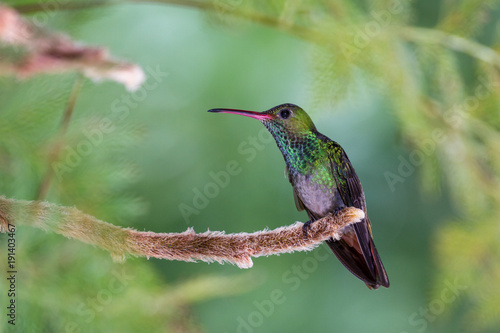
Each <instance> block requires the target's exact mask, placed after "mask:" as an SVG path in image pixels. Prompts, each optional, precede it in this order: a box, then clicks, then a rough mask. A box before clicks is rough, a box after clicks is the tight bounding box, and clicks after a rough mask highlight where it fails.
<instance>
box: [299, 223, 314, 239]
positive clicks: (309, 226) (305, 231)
mask: <svg viewBox="0 0 500 333" xmlns="http://www.w3.org/2000/svg"><path fill="white" fill-rule="evenodd" d="M311 224H313V221H311V220H309V221H307V222H306V223H304V225H303V226H302V232H303V233H304V235H305V236H307V229H308V228H309V230H311Z"/></svg>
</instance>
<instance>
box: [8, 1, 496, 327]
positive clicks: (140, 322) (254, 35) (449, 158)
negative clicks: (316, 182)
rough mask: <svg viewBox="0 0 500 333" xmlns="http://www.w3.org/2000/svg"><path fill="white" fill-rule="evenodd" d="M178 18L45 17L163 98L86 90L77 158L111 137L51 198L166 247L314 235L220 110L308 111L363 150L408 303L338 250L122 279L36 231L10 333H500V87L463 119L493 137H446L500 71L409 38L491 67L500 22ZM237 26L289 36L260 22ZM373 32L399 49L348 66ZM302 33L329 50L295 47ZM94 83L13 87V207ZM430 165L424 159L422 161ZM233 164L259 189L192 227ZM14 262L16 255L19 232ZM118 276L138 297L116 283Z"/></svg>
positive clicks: (243, 124)
mask: <svg viewBox="0 0 500 333" xmlns="http://www.w3.org/2000/svg"><path fill="white" fill-rule="evenodd" d="M64 3H65V2H64ZM64 3H62V4H63V5H64ZM179 3H180V4H181V5H180V6H179V5H172V4H168V3H166V4H162V3H141V2H136V3H123V4H113V5H110V6H96V7H95V8H89V9H79V10H71V11H65V10H56V11H38V12H35V13H30V14H29V15H28V17H31V18H33V17H35V18H36V16H35V15H42V16H38V17H39V19H40V20H41V19H43V20H44V23H45V26H46V27H47V28H50V29H54V30H59V31H61V32H65V33H67V34H69V35H70V36H71V37H72V38H73V39H75V40H79V41H83V42H84V43H86V44H90V45H103V46H106V47H107V48H108V49H109V50H110V51H111V53H112V54H114V55H116V56H118V57H120V58H123V59H127V60H129V61H132V62H134V63H137V64H139V65H140V66H141V67H142V68H143V69H145V72H146V74H147V75H148V81H147V82H148V83H150V84H151V85H154V86H155V87H154V88H151V89H149V88H147V89H146V88H143V89H142V90H140V91H139V92H136V93H128V92H127V91H125V90H124V89H123V87H121V86H120V85H118V84H116V83H110V82H104V83H98V84H95V83H93V82H91V81H89V80H85V81H84V87H83V89H82V91H81V93H80V94H79V96H78V101H77V104H76V108H75V114H74V117H73V119H72V121H71V124H70V128H69V132H68V134H67V136H66V143H65V144H66V145H65V147H75V146H76V145H77V144H78V142H81V140H85V139H86V133H87V135H88V133H91V132H92V128H94V127H93V124H95V122H97V121H99V120H100V119H102V118H105V117H107V118H109V119H111V120H112V122H113V125H114V126H115V130H114V131H112V132H111V133H110V134H104V135H103V140H102V143H99V144H98V145H95V147H94V149H93V150H92V152H91V153H90V154H89V155H88V156H86V157H84V158H83V159H82V161H81V162H80V163H79V164H78V166H77V167H75V168H73V169H72V170H71V171H70V172H68V173H65V174H64V176H63V177H62V179H58V178H55V179H54V180H53V183H52V185H51V190H50V192H49V195H48V197H47V201H50V202H54V203H59V204H61V205H65V206H76V207H77V208H79V209H80V210H82V211H84V212H86V213H88V214H91V215H93V216H96V217H97V218H99V219H102V220H105V221H108V222H110V223H113V224H116V225H120V226H123V227H131V228H135V229H138V230H151V231H155V232H182V231H184V230H186V228H188V227H194V229H195V231H197V232H202V231H206V230H207V229H210V230H224V231H226V232H228V233H232V232H252V231H256V230H261V229H263V228H266V227H268V228H275V227H279V226H282V225H288V224H291V223H293V222H294V221H305V220H306V219H307V217H306V215H305V213H304V212H297V211H296V209H295V205H294V202H293V197H292V191H291V187H290V184H289V183H288V181H287V180H286V179H285V178H284V176H283V169H284V161H283V158H282V157H281V154H280V152H279V151H278V149H277V148H276V146H275V143H274V142H270V141H269V140H268V139H269V138H268V137H267V136H264V135H263V134H262V133H264V132H262V131H263V126H262V125H261V124H259V123H258V122H257V121H252V120H250V119H246V118H242V117H236V116H229V115H215V114H209V113H207V112H206V110H208V109H210V108H215V107H226V108H241V109H249V110H258V111H261V110H265V109H268V108H270V107H273V106H275V105H278V104H281V103H285V102H290V103H294V104H298V105H300V106H301V107H303V108H304V109H305V110H306V111H307V112H308V113H309V115H310V116H311V118H312V119H313V121H314V122H315V123H316V126H317V128H318V130H319V131H320V132H322V133H324V134H325V135H327V136H329V137H330V138H332V139H333V140H335V141H337V142H339V143H340V144H341V145H342V146H343V147H344V149H345V150H346V151H347V153H348V155H349V157H350V160H351V162H352V163H353V165H354V167H355V168H356V171H357V173H358V175H359V177H360V179H361V181H362V184H363V187H364V190H365V193H366V199H367V205H368V212H369V214H370V218H371V220H372V223H373V233H374V238H375V242H376V244H377V248H378V250H379V252H380V255H381V257H382V259H383V262H384V264H385V267H386V269H387V272H388V274H389V278H390V281H391V287H390V288H389V289H380V290H377V291H370V290H368V289H367V288H366V286H365V285H364V284H363V283H362V282H360V281H359V280H358V279H356V278H355V277H354V276H352V275H351V274H350V273H349V272H348V271H347V270H346V269H345V268H344V267H343V266H342V265H341V264H340V263H339V262H338V261H337V260H336V258H335V257H334V256H333V254H332V253H329V251H328V250H327V249H326V248H325V247H324V246H321V247H319V248H318V249H316V250H314V251H312V252H309V253H295V254H286V255H281V256H271V257H268V258H257V259H255V260H254V267H253V268H252V269H250V270H248V271H247V270H245V271H243V270H240V269H238V268H237V267H235V266H232V265H228V264H226V265H219V264H216V263H215V264H206V263H197V264H194V263H185V262H170V261H165V260H157V259H150V260H146V259H144V258H129V259H128V260H127V261H126V262H125V263H123V264H121V263H114V262H113V261H112V259H111V257H110V256H109V254H108V253H106V252H105V251H103V250H101V249H98V248H93V247H92V246H89V245H86V244H83V243H80V242H78V241H75V240H69V239H66V238H64V237H62V236H59V235H55V234H52V233H45V232H43V231H41V230H38V229H32V228H29V227H22V226H20V227H19V228H18V230H17V234H16V237H17V246H18V255H17V260H18V266H19V278H18V285H17V286H18V297H17V300H18V318H17V324H16V326H15V327H12V326H11V325H8V324H7V323H6V319H5V315H4V316H2V321H1V324H0V331H5V332H14V331H16V332H31V331H33V332H49V331H52V332H73V331H75V332H78V331H81V332H111V331H122V332H135V331H146V332H147V331H150V332H304V331H308V332H317V331H333V332H364V331H370V332H396V333H403V332H407V333H413V332H458V331H464V332H465V331H474V332H477V331H483V332H496V331H498V328H499V327H500V326H499V321H498V311H499V310H500V297H499V295H498V293H499V291H498V290H499V289H500V288H498V287H499V283H500V273H499V272H500V266H499V264H498V256H499V249H500V247H499V246H498V244H497V241H496V239H497V238H498V217H499V216H500V215H499V212H498V209H497V207H498V203H499V202H498V201H497V200H498V193H499V192H500V189H499V187H498V184H499V175H500V172H499V170H500V168H499V167H498V166H499V162H498V156H496V155H494V152H495V149H498V142H499V141H497V140H498V137H499V135H498V133H499V126H500V122H499V117H498V101H499V99H500V97H499V95H500V92H499V91H498V85H494V89H493V92H492V93H491V96H490V95H489V96H488V97H487V98H485V99H483V100H481V101H480V106H479V107H477V108H475V109H474V110H472V111H471V112H469V111H470V110H465V112H466V113H468V114H467V117H468V118H465V119H466V121H465V123H466V124H472V125H471V126H473V125H474V124H476V125H477V124H482V125H481V126H482V127H481V126H479V125H478V126H477V127H471V128H468V127H467V126H468V125H464V126H465V129H463V128H462V129H463V130H462V129H460V128H459V129H458V130H457V129H456V127H457V126H455V127H453V126H452V125H449V124H448V123H447V122H446V121H443V120H442V118H443V114H446V112H448V111H449V112H455V111H454V110H455V108H454V107H453V106H454V105H462V103H463V102H464V100H466V98H467V97H468V96H473V95H474V89H475V87H476V86H477V85H478V84H480V82H481V81H480V78H483V77H487V79H486V80H487V81H488V82H492V84H494V82H496V81H495V80H497V75H498V73H497V71H498V68H497V67H496V66H498V65H497V64H489V63H487V62H486V63H485V62H482V61H479V60H477V58H476V57H474V56H471V55H470V54H468V55H467V54H465V55H464V52H460V51H458V52H457V50H456V49H454V47H453V45H452V47H447V46H446V45H445V44H446V43H440V42H439V41H438V42H431V43H430V44H429V45H430V46H429V45H427V44H426V43H425V42H422V43H420V42H418V41H416V39H415V38H414V39H413V40H412V39H411V38H407V37H405V36H411V34H410V32H407V31H406V30H404V29H405V28H406V27H408V26H414V27H427V28H430V29H432V31H443V32H444V33H447V34H450V35H456V36H462V37H463V38H464V39H467V40H472V41H476V42H478V43H481V44H484V45H487V46H490V47H491V48H492V50H495V49H496V45H498V44H496V43H497V40H496V38H497V37H496V36H497V35H498V33H497V32H498V28H497V27H498V20H499V18H500V11H499V8H498V6H496V5H495V3H493V2H491V3H490V2H479V1H461V2H458V3H456V4H454V5H450V4H449V3H448V2H446V1H430V0H428V1H418V2H414V3H413V2H408V1H399V2H397V3H398V4H399V5H400V6H402V8H403V9H402V10H401V11H399V12H398V14H397V15H394V16H391V18H390V22H389V21H388V23H387V24H385V23H383V22H384V21H377V20H376V19H375V18H374V17H375V16H373V13H380V12H382V11H384V10H386V11H387V10H388V8H392V7H391V6H393V5H394V1H381V2H380V3H379V4H370V2H368V1H367V2H364V1H354V2H347V1H345V2H344V1H338V2H337V1H318V2H300V1H298V2H294V1H276V2H273V1H271V2H261V3H259V2H257V3H254V4H249V3H247V2H244V1H241V0H239V1H238V0H231V1H229V0H228V1H218V2H215V3H211V4H213V5H214V6H215V8H216V9H215V10H204V9H199V8H192V6H189V5H188V4H184V5H185V6H183V5H182V4H183V2H182V1H179ZM9 4H10V5H20V2H13V1H9ZM63 5H61V6H62V7H63ZM239 11H241V12H244V13H246V12H251V11H252V12H256V13H261V14H262V15H267V16H270V17H275V18H279V20H277V22H278V23H279V24H275V25H274V26H272V24H271V25H265V24H264V25H263V24H260V23H259V22H258V21H259V19H258V16H253V18H252V17H250V19H247V18H248V17H247V18H245V17H242V16H241V15H236V14H235V13H238V12H239ZM391 15H392V14H391ZM243 16H245V15H243ZM283 17H284V18H283ZM370 22H375V23H377V22H378V24H379V29H380V31H381V32H380V33H376V34H374V37H370V38H369V39H370V40H369V42H368V45H367V46H363V47H362V48H360V50H361V52H360V53H359V54H356V55H354V56H353V58H352V59H351V58H350V59H348V60H349V61H346V59H345V58H343V55H344V54H345V53H344V51H343V47H342V45H344V46H345V44H342V43H353V42H352V41H353V40H354V39H355V38H356V33H358V32H359V31H361V32H363V31H365V30H364V29H371V28H370V27H368V28H367V27H366V24H368V23H370ZM290 26H307V27H309V28H311V29H312V31H313V32H314V31H319V32H321V33H318V36H319V37H318V38H309V37H310V36H313V35H314V33H313V32H309V33H310V35H307V36H306V37H304V36H297V33H296V32H294V30H293V29H291V28H290ZM400 32H401V33H400ZM365 34H366V32H365ZM405 34H406V35H405ZM153 72H156V73H162V74H160V75H158V74H157V75H156V76H155V75H152V74H151V73H153ZM76 77H77V76H76V75H75V74H62V75H42V76H37V77H35V78H31V79H29V80H21V81H20V80H16V79H13V78H11V77H2V78H1V79H0V89H1V90H0V96H1V105H0V132H1V133H2V135H1V139H0V140H1V141H2V142H1V146H0V157H1V158H2V160H1V161H0V162H1V166H0V171H1V173H2V174H1V175H0V179H1V183H0V193H1V194H2V195H5V196H6V197H9V198H15V199H23V200H34V199H35V198H36V197H35V193H36V189H37V187H38V186H39V184H40V182H41V179H42V178H43V175H44V173H45V172H46V170H47V153H48V151H50V147H51V145H52V144H53V143H54V139H53V138H54V137H55V135H56V133H57V131H58V126H59V122H60V119H61V115H62V112H63V110H64V107H65V104H66V102H67V99H68V96H69V93H70V91H71V87H72V85H73V82H74V81H75V79H76ZM156 83H157V84H156ZM127 100H129V101H130V102H128V103H129V104H127V102H126V101H127ZM450 110H451V111H450ZM433 112H434V113H433ZM456 112H458V111H456ZM445 120H446V119H445ZM485 126H486V127H485ZM435 129H441V130H443V131H444V132H445V133H450V134H449V135H447V136H446V140H445V141H444V142H438V143H436V142H435V146H433V147H432V148H431V149H430V150H427V148H426V146H421V144H422V142H423V141H424V140H425V139H428V138H431V137H432V136H431V133H432V131H433V130H435ZM477 132H479V133H483V134H484V133H487V134H488V135H490V136H488V137H486V134H484V135H483V136H481V135H480V134H478V133H477ZM259 134H260V135H261V137H260V139H259ZM252 137H253V138H257V139H255V140H257V141H256V142H257V143H256V146H253V147H254V148H253V150H252V152H250V151H248V149H250V148H251V147H252V142H253V141H252V140H253V139H252ZM262 138H263V139H262ZM433 142H434V141H433ZM242 149H247V153H242V151H241V150H242ZM250 150H251V149H250ZM496 152H497V153H498V150H496ZM474 154H477V156H476V155H474ZM417 155H418V156H421V157H422V162H420V160H419V161H418V162H417V163H415V162H411V161H412V159H414V158H416V157H415V156H417ZM418 156H417V157H418ZM464 156H465V157H464ZM64 158H65V155H64V154H63V155H62V156H61V159H63V160H64ZM232 160H235V161H237V162H238V163H239V164H240V165H241V172H240V173H239V174H237V175H236V176H232V177H231V178H230V181H229V184H228V185H227V186H225V187H223V188H219V193H218V195H216V196H215V197H213V198H209V199H208V204H207V205H206V207H203V208H201V209H198V213H196V214H192V215H190V216H189V217H188V218H186V217H185V215H184V216H183V214H182V211H181V209H180V207H182V205H189V206H191V207H194V204H193V198H194V196H195V192H196V191H197V190H201V191H203V189H204V187H205V186H206V185H207V184H208V183H212V182H214V180H213V179H212V177H211V174H213V173H218V172H220V171H221V170H225V169H226V167H227V164H228V162H229V161H232ZM402 161H403V162H402ZM404 161H406V162H404ZM471 161H472V162H471ZM469 162H470V163H469ZM402 165H405V166H402ZM408 165H409V167H408ZM405 167H406V168H409V169H405ZM477 174H479V175H486V180H484V179H483V180H481V181H478V180H477V179H479V178H477V177H476V176H477ZM394 176H396V178H394ZM388 177H389V178H388ZM391 177H392V178H391ZM397 177H399V178H397ZM388 179H389V180H388ZM391 179H392V180H394V179H398V181H397V182H394V183H391ZM457 193H458V194H457ZM477 193H480V194H481V195H483V196H484V197H478V194H477ZM477 202H481V203H484V206H481V205H478V204H477ZM0 246H1V247H2V248H6V236H5V235H1V236H0ZM1 260H2V264H4V263H5V258H3V256H2V258H1ZM116 276H121V279H120V278H118V281H121V282H120V283H123V288H121V287H120V288H111V287H110V285H111V284H112V283H114V282H115V279H117V278H116ZM5 283H6V281H5V280H2V282H1V283H0V287H1V290H2V298H1V300H2V308H5V306H4V305H5V304H4V303H5V302H6V301H5V302H4V300H6V299H7V298H6V297H5V293H4V290H6V288H7V286H6V285H5ZM120 283H119V284H120ZM277 295H278V296H277Z"/></svg>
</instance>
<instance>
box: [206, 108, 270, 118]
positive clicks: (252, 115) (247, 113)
mask: <svg viewBox="0 0 500 333" xmlns="http://www.w3.org/2000/svg"><path fill="white" fill-rule="evenodd" d="M208 112H215V113H232V114H239V115H242V116H245V117H250V118H254V119H258V120H264V119H272V118H273V116H271V115H269V114H266V113H261V112H255V111H246V110H237V109H211V110H208Z"/></svg>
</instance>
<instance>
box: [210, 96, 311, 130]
mask: <svg viewBox="0 0 500 333" xmlns="http://www.w3.org/2000/svg"><path fill="white" fill-rule="evenodd" d="M208 112H223V113H233V114H239V115H242V116H246V117H250V118H255V119H257V120H259V121H260V122H262V123H263V124H264V126H266V127H267V129H268V130H269V131H270V132H271V133H272V134H273V135H274V136H276V135H277V134H288V135H294V136H296V135H300V134H307V133H310V132H311V131H316V126H314V123H313V122H312V120H311V118H309V115H308V114H307V113H306V112H305V111H304V110H302V108H300V107H299V106H297V105H295V104H290V103H286V104H281V105H278V106H275V107H274V108H271V109H269V110H267V111H263V112H256V111H245V110H236V109H212V110H208Z"/></svg>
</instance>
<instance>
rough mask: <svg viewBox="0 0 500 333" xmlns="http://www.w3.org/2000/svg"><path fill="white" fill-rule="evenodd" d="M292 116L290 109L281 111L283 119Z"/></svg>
mask: <svg viewBox="0 0 500 333" xmlns="http://www.w3.org/2000/svg"><path fill="white" fill-rule="evenodd" d="M291 114H292V113H291V112H290V110H288V109H284V110H281V111H280V117H281V118H283V119H287V118H288V117H290V115H291Z"/></svg>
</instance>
